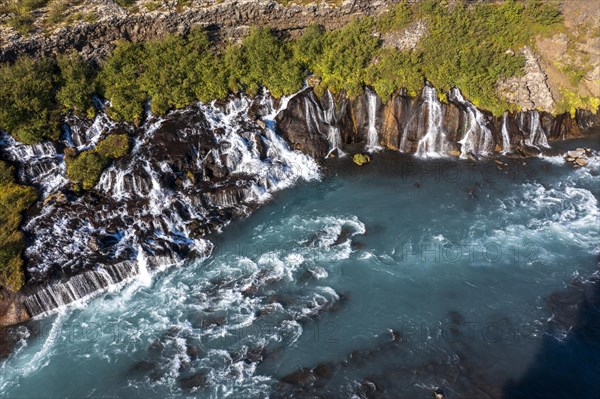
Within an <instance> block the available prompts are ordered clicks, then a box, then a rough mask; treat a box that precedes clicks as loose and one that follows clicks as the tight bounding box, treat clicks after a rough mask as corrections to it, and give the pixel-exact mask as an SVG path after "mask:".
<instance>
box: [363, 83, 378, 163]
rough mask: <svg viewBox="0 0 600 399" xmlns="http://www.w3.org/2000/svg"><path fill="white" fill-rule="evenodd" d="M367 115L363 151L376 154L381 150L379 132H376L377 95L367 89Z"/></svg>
mask: <svg viewBox="0 0 600 399" xmlns="http://www.w3.org/2000/svg"><path fill="white" fill-rule="evenodd" d="M366 95H367V113H368V117H369V126H368V129H367V146H366V147H365V149H366V150H367V151H368V152H377V151H380V150H382V147H381V146H380V145H379V132H378V131H377V125H376V124H377V95H376V94H375V93H374V92H373V91H372V90H369V89H367V90H366Z"/></svg>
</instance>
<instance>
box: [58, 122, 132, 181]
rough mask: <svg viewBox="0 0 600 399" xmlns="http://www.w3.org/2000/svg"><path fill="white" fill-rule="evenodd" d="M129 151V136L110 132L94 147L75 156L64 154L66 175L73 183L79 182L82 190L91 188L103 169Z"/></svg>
mask: <svg viewBox="0 0 600 399" xmlns="http://www.w3.org/2000/svg"><path fill="white" fill-rule="evenodd" d="M128 152H129V137H128V136H127V135H126V134H112V135H109V136H107V137H106V138H105V139H104V140H102V141H101V142H100V143H98V145H97V146H96V148H94V149H92V150H87V151H83V152H82V153H80V154H78V155H75V156H65V162H66V164H67V176H68V177H69V179H70V180H71V181H73V182H75V183H81V185H82V188H83V189H84V190H89V189H91V188H93V187H94V186H95V185H96V183H98V180H99V179H100V176H101V175H102V172H103V171H104V169H105V168H106V167H107V166H108V165H109V164H110V163H111V162H112V161H113V160H114V159H117V158H122V157H124V156H125V155H127V153H128Z"/></svg>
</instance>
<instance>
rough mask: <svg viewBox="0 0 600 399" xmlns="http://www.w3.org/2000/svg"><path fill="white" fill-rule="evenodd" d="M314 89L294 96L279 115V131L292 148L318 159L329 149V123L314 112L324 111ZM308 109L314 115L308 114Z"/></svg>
mask: <svg viewBox="0 0 600 399" xmlns="http://www.w3.org/2000/svg"><path fill="white" fill-rule="evenodd" d="M318 101H319V100H318V99H317V98H316V96H315V95H314V93H313V92H312V91H307V92H305V93H301V94H299V95H297V96H295V97H294V98H292V99H291V100H290V101H289V103H288V106H287V108H286V110H285V111H284V112H282V113H280V114H279V115H278V116H277V120H276V121H277V128H278V131H279V133H280V134H281V135H282V137H283V138H284V139H286V141H288V142H289V143H290V145H291V146H292V148H294V149H296V150H300V151H302V152H303V153H305V154H308V155H310V156H311V157H313V158H316V159H322V158H325V156H326V155H327V152H328V151H329V143H328V141H327V135H326V134H327V131H328V130H327V129H328V126H327V124H326V123H325V122H324V121H323V120H322V119H320V118H319V119H317V118H315V117H314V114H316V115H320V114H322V113H323V107H322V106H321V105H320V103H319V102H318ZM306 109H312V113H313V115H307V114H306Z"/></svg>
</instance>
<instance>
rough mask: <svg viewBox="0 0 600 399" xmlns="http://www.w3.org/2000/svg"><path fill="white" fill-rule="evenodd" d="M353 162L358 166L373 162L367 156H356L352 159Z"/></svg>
mask: <svg viewBox="0 0 600 399" xmlns="http://www.w3.org/2000/svg"><path fill="white" fill-rule="evenodd" d="M352 162H354V163H355V164H357V165H358V166H363V165H364V164H367V163H369V162H371V157H370V156H368V155H367V154H354V156H353V157H352Z"/></svg>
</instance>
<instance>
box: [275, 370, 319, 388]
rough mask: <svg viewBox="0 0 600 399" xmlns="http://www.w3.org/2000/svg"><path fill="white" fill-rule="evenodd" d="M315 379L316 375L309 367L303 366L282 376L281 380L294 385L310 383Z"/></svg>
mask: <svg viewBox="0 0 600 399" xmlns="http://www.w3.org/2000/svg"><path fill="white" fill-rule="evenodd" d="M314 381H315V375H314V373H313V371H312V370H311V369H309V368H301V369H300V370H297V371H294V372H293V373H290V374H288V375H286V376H284V377H282V378H281V382H284V383H286V384H292V385H310V384H312V383H313V382H314Z"/></svg>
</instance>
